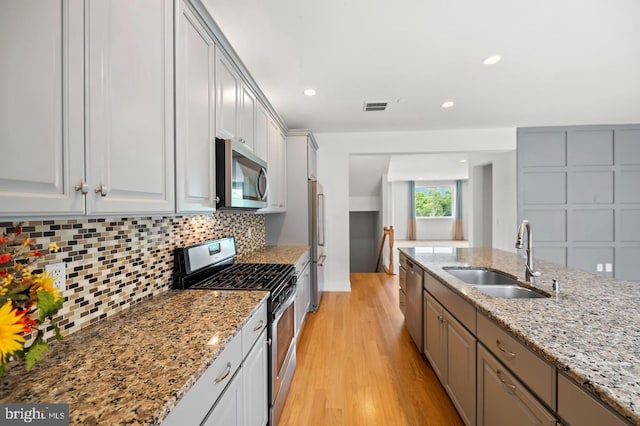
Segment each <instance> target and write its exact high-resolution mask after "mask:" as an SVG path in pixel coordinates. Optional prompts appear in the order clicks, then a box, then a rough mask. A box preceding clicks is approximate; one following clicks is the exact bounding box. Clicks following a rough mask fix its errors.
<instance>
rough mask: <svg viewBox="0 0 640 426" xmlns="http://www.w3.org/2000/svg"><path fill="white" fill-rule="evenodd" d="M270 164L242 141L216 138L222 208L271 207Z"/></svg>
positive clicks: (218, 192) (218, 194) (217, 181)
mask: <svg viewBox="0 0 640 426" xmlns="http://www.w3.org/2000/svg"><path fill="white" fill-rule="evenodd" d="M268 192H269V185H268V180H267V163H266V162H265V161H264V160H262V159H261V158H259V157H258V156H256V155H255V154H254V153H253V152H251V151H250V150H249V149H248V148H247V147H245V146H244V145H243V144H241V143H239V142H235V141H232V140H229V139H219V138H216V195H217V196H218V199H219V200H218V208H219V209H261V208H263V207H267V193H268Z"/></svg>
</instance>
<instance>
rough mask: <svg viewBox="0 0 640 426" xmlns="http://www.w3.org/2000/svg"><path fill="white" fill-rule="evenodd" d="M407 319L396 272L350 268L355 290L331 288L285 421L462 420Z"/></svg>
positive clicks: (308, 328)
mask: <svg viewBox="0 0 640 426" xmlns="http://www.w3.org/2000/svg"><path fill="white" fill-rule="evenodd" d="M403 324H404V318H403V316H402V313H401V312H400V309H399V307H398V277H397V276H393V277H391V276H388V275H386V274H351V293H324V296H323V298H322V303H321V304H320V310H319V311H318V312H317V313H315V314H308V316H307V322H306V325H305V328H304V331H303V333H302V337H301V339H300V340H299V342H298V364H297V369H296V373H295V375H294V378H293V382H292V384H291V388H290V389H289V395H288V397H287V400H286V403H285V406H284V410H283V413H282V416H281V418H280V424H279V426H301V425H349V426H351V425H356V426H358V425H385V426H388V425H412V426H413V425H421V426H422V425H438V426H440V425H461V424H462V421H461V419H460V417H459V416H458V414H457V412H456V411H455V408H454V407H453V404H452V403H451V401H450V400H449V398H448V396H447V395H446V393H445V391H444V389H443V388H442V386H441V385H440V382H439V381H438V379H437V378H436V376H435V374H434V372H433V370H432V369H431V367H430V366H429V364H428V362H427V361H426V359H425V358H424V356H423V355H421V354H420V353H419V352H418V350H417V349H416V347H415V345H414V344H413V341H412V340H411V337H410V336H409V333H408V332H407V330H406V328H405V327H404V325H403Z"/></svg>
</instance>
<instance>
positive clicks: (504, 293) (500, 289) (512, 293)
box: [473, 285, 549, 299]
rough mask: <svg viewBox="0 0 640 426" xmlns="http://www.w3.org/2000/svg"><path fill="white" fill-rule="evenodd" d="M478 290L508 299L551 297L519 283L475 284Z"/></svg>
mask: <svg viewBox="0 0 640 426" xmlns="http://www.w3.org/2000/svg"><path fill="white" fill-rule="evenodd" d="M473 288H475V289H476V290H478V291H479V292H481V293H484V294H488V295H489V296H495V297H504V298H506V299H535V298H541V297H549V296H548V295H546V294H542V293H538V292H536V291H533V290H529V289H528V288H524V287H521V286H519V285H482V286H477V287H476V286H474V287H473Z"/></svg>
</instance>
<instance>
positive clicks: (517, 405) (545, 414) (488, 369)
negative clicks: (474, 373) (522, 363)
mask: <svg viewBox="0 0 640 426" xmlns="http://www.w3.org/2000/svg"><path fill="white" fill-rule="evenodd" d="M477 386H478V390H477V392H478V401H477V407H478V419H477V423H476V424H477V425H478V426H485V425H486V426H494V425H519V426H520V425H532V426H533V425H537V426H540V425H547V426H555V425H557V424H558V423H557V422H556V418H555V417H554V415H553V414H552V413H551V412H549V410H547V409H546V408H545V407H544V406H543V405H542V404H541V403H540V402H539V401H538V400H537V399H536V397H535V396H533V394H532V393H531V392H529V391H528V390H527V388H526V387H525V386H524V385H523V384H522V383H521V382H520V381H519V380H518V379H517V378H516V377H515V376H513V375H512V374H510V373H509V372H508V371H507V370H506V369H505V368H504V367H503V365H502V364H501V363H500V361H498V360H497V359H495V358H494V357H493V356H492V355H491V354H490V353H489V352H488V351H487V350H486V349H485V348H484V346H482V345H478V383H477Z"/></svg>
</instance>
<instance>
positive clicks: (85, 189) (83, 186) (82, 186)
mask: <svg viewBox="0 0 640 426" xmlns="http://www.w3.org/2000/svg"><path fill="white" fill-rule="evenodd" d="M74 189H75V190H76V191H80V193H81V194H82V195H87V194H88V193H89V184H88V183H87V182H84V181H82V182H80V183H79V184H77V185H76V186H75V187H74Z"/></svg>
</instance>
